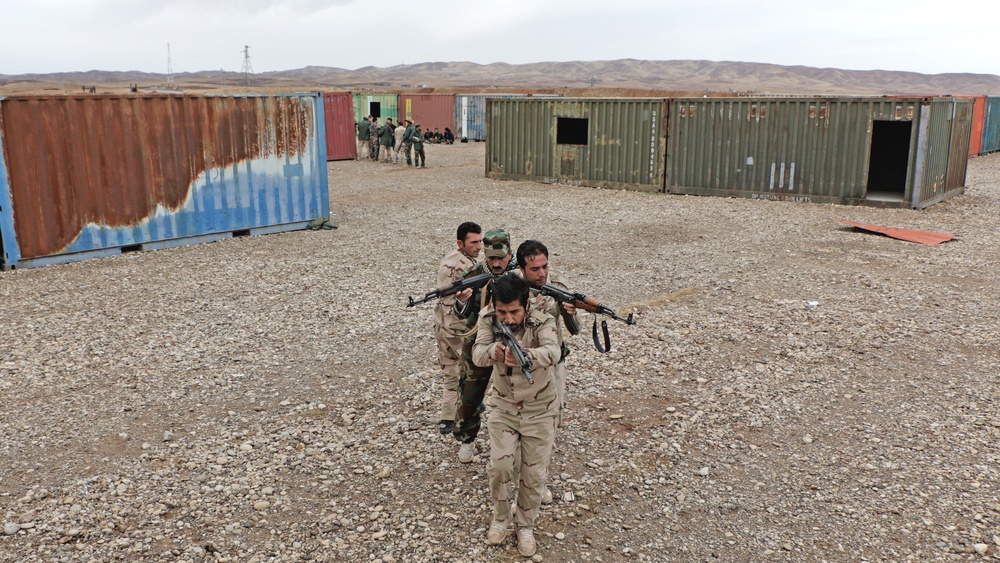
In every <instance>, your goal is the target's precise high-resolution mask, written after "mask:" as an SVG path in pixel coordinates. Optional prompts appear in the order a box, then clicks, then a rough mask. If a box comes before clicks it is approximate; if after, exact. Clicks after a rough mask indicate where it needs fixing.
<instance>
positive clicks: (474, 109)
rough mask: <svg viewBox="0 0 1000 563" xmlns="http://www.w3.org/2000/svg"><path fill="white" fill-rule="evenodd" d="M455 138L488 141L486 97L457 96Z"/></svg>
mask: <svg viewBox="0 0 1000 563" xmlns="http://www.w3.org/2000/svg"><path fill="white" fill-rule="evenodd" d="M455 138H456V139H462V138H466V139H468V140H470V141H485V140H486V95H485V94H456V95H455Z"/></svg>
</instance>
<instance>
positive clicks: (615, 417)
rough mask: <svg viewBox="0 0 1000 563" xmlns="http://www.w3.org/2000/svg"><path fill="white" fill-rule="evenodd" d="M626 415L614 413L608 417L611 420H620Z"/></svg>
mask: <svg viewBox="0 0 1000 563" xmlns="http://www.w3.org/2000/svg"><path fill="white" fill-rule="evenodd" d="M624 416H625V415H623V414H613V415H611V416H610V417H608V418H610V419H611V420H618V419H619V418H622V417H624Z"/></svg>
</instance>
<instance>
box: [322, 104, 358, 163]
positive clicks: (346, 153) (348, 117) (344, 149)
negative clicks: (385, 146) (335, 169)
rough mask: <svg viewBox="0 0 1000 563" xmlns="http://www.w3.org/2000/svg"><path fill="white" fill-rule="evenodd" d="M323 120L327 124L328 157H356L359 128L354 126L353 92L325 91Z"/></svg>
mask: <svg viewBox="0 0 1000 563" xmlns="http://www.w3.org/2000/svg"><path fill="white" fill-rule="evenodd" d="M323 120H324V122H325V126H326V159H327V160H328V161H329V160H351V159H353V158H356V157H357V156H358V145H357V143H355V139H356V138H357V129H355V127H354V97H353V96H352V95H351V93H350V92H324V93H323Z"/></svg>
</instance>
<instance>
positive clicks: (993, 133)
mask: <svg viewBox="0 0 1000 563" xmlns="http://www.w3.org/2000/svg"><path fill="white" fill-rule="evenodd" d="M984 113H985V118H984V119H983V140H982V143H981V145H982V146H981V149H980V152H979V154H987V153H991V152H996V151H1000V96H987V97H986V109H985V111H984Z"/></svg>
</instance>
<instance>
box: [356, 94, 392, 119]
mask: <svg viewBox="0 0 1000 563" xmlns="http://www.w3.org/2000/svg"><path fill="white" fill-rule="evenodd" d="M366 115H371V116H373V117H377V118H378V123H379V125H385V120H386V118H389V117H391V118H392V120H393V121H394V122H395V121H397V120H398V118H399V96H398V95H396V94H358V93H357V92H355V93H354V122H355V123H360V122H361V120H362V119H364V117H365V116H366Z"/></svg>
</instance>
